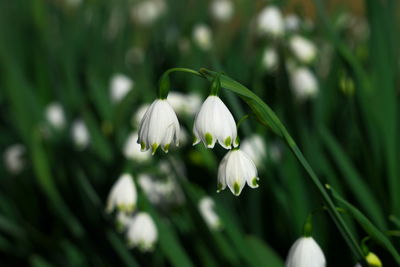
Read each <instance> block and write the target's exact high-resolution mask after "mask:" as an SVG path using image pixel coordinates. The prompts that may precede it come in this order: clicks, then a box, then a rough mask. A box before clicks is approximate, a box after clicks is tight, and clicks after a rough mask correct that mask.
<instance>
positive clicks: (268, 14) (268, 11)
mask: <svg viewBox="0 0 400 267" xmlns="http://www.w3.org/2000/svg"><path fill="white" fill-rule="evenodd" d="M257 23H258V31H259V32H260V34H266V35H269V36H271V37H280V36H282V35H283V33H284V31H285V29H284V28H285V24H284V21H283V17H282V13H281V11H280V10H279V9H278V8H277V7H275V6H268V7H265V8H264V9H263V10H262V11H261V12H260V14H259V15H258V21H257Z"/></svg>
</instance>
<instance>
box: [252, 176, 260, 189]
mask: <svg viewBox="0 0 400 267" xmlns="http://www.w3.org/2000/svg"><path fill="white" fill-rule="evenodd" d="M257 181H258V178H257V177H254V178H253V180H251V184H252V185H253V186H257V187H258V183H257Z"/></svg>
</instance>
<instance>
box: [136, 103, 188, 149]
mask: <svg viewBox="0 0 400 267" xmlns="http://www.w3.org/2000/svg"><path fill="white" fill-rule="evenodd" d="M179 129H180V127H179V122H178V118H177V117H176V114H175V111H174V110H173V108H172V107H171V105H170V104H169V103H168V101H167V100H166V99H156V100H154V102H153V103H152V104H151V105H150V107H149V108H148V110H147V111H146V113H145V114H144V116H143V119H142V121H141V122H140V127H139V139H138V143H139V144H140V146H141V150H142V151H146V150H148V149H150V147H151V150H152V154H153V155H154V153H156V150H157V148H158V147H159V146H160V145H161V148H162V150H164V151H165V152H168V149H169V147H170V145H171V143H172V141H173V140H175V143H176V145H177V146H178V145H179Z"/></svg>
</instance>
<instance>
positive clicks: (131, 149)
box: [123, 132, 151, 163]
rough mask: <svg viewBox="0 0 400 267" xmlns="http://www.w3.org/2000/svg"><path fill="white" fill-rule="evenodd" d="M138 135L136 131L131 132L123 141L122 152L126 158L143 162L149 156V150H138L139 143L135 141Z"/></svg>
mask: <svg viewBox="0 0 400 267" xmlns="http://www.w3.org/2000/svg"><path fill="white" fill-rule="evenodd" d="M138 137H139V135H138V133H137V132H133V133H131V134H130V135H129V136H128V139H127V140H126V142H125V145H124V149H123V152H124V156H125V157H126V158H127V159H131V160H134V161H137V162H142V163H143V162H146V161H148V160H149V159H150V158H151V153H150V151H141V150H140V145H139V144H138V143H137V140H138Z"/></svg>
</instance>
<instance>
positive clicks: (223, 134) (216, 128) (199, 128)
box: [193, 95, 238, 149]
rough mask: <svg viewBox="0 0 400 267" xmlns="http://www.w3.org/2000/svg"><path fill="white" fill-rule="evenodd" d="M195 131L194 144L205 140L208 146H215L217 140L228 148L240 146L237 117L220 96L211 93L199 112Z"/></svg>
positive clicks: (194, 127) (195, 122)
mask: <svg viewBox="0 0 400 267" xmlns="http://www.w3.org/2000/svg"><path fill="white" fill-rule="evenodd" d="M193 133H194V135H195V141H194V143H193V145H196V144H198V143H200V141H203V143H204V145H205V146H207V147H208V148H213V147H214V145H215V142H216V141H217V140H218V143H219V144H220V145H221V146H223V147H224V148H226V149H230V148H232V144H233V146H234V147H237V146H238V140H237V138H236V137H237V130H236V123H235V119H234V118H233V116H232V114H231V112H230V111H229V109H228V108H227V107H226V106H225V104H224V102H222V100H221V99H220V98H219V97H218V96H213V95H210V96H209V97H208V98H207V99H206V100H205V101H204V103H203V105H202V106H201V108H200V111H199V112H198V113H197V115H196V118H195V121H194V126H193Z"/></svg>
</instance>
